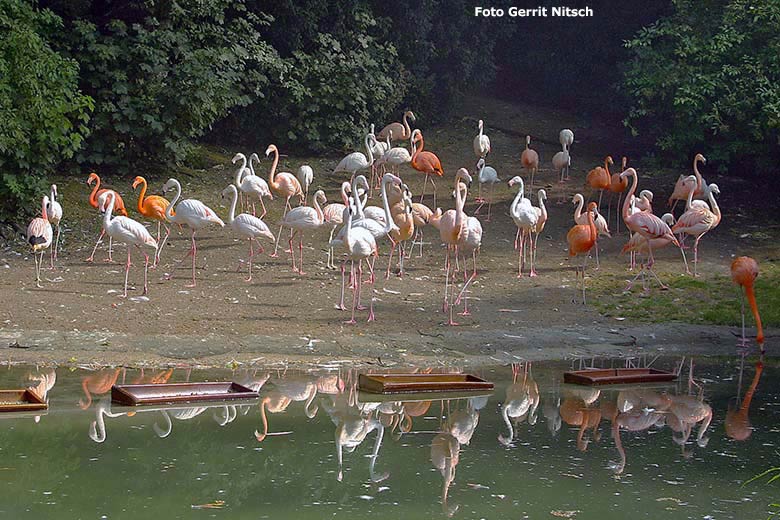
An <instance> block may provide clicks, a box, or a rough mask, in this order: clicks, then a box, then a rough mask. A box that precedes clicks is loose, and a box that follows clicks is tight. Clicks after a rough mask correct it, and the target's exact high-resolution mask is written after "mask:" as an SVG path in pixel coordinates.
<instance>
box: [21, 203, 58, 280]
mask: <svg viewBox="0 0 780 520" xmlns="http://www.w3.org/2000/svg"><path fill="white" fill-rule="evenodd" d="M48 204H49V197H47V196H45V195H44V197H43V199H42V200H41V216H40V217H35V218H34V219H32V220H31V221H30V223H29V224H28V225H27V243H28V244H30V247H31V248H32V252H33V260H35V285H36V286H37V287H40V286H41V264H43V252H44V251H46V248H47V247H49V246H50V245H51V239H52V234H53V232H52V229H51V223H50V222H49V217H48V214H47V212H46V208H47V205H48ZM38 253H40V254H41V256H40V258H39V257H38Z"/></svg>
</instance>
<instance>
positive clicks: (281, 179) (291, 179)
mask: <svg viewBox="0 0 780 520" xmlns="http://www.w3.org/2000/svg"><path fill="white" fill-rule="evenodd" d="M271 153H273V154H274V162H273V164H271V171H270V172H269V173H268V185H269V186H270V187H271V189H272V190H273V191H275V192H276V193H277V194H278V195H280V196H281V197H284V198H285V201H284V212H283V213H282V219H284V216H285V215H287V212H288V211H289V210H290V209H291V207H290V198H292V197H294V196H297V197H298V198H299V200H300V202H301V204H302V203H303V190H302V188H301V183H300V182H298V179H296V178H295V176H294V175H293V174H292V173H289V172H279V173H278V174H277V173H276V167H277V165H278V164H279V149H278V148H277V147H276V145H275V144H269V145H268V148H266V150H265V156H266V157H268V156H269V155H271ZM281 236H282V226H279V233H278V234H277V235H276V244H274V252H273V254H272V255H271V257H274V258H275V257H277V256H279V255H278V254H277V251H278V250H279V238H281ZM290 252H291V253H292V251H290Z"/></svg>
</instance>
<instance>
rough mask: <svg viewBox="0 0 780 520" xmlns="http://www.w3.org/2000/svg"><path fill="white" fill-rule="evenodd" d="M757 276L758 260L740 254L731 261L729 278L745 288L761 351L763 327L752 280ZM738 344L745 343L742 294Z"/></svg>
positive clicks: (743, 300) (743, 299)
mask: <svg viewBox="0 0 780 520" xmlns="http://www.w3.org/2000/svg"><path fill="white" fill-rule="evenodd" d="M757 277H758V262H756V261H755V260H754V259H752V258H750V257H749V256H740V257H739V258H737V259H735V260H734V261H733V262H732V263H731V278H732V280H734V283H735V284H737V285H741V286H742V287H744V288H745V295H747V299H748V303H749V304H750V310H751V311H752V312H753V317H754V318H755V320H756V329H757V330H758V333H757V335H756V341H757V342H758V345H759V347H760V348H761V352H762V353H763V352H764V329H763V327H762V326H761V315H759V314H758V305H757V304H756V295H755V291H754V290H753V282H755V280H756V278H757ZM740 345H741V346H743V347H744V346H745V345H747V339H745V298H744V296H742V339H741V340H740Z"/></svg>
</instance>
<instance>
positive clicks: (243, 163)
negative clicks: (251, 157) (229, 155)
mask: <svg viewBox="0 0 780 520" xmlns="http://www.w3.org/2000/svg"><path fill="white" fill-rule="evenodd" d="M238 155H239V158H240V159H241V166H239V167H238V169H237V170H236V182H235V184H236V188H238V187H239V185H240V184H241V172H243V171H244V168H246V155H244V154H242V153H241V154H238ZM250 167H251V165H250Z"/></svg>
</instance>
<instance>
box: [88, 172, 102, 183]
mask: <svg viewBox="0 0 780 520" xmlns="http://www.w3.org/2000/svg"><path fill="white" fill-rule="evenodd" d="M98 180H100V177H98V174H97V173H95V172H92V173H90V174H89V177H87V186H92V183H93V182H95V181H98Z"/></svg>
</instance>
